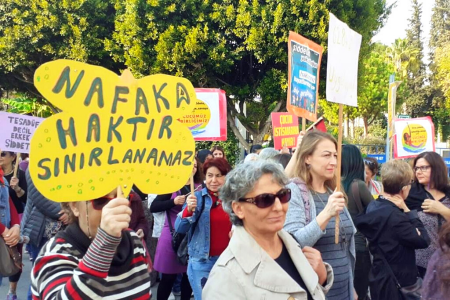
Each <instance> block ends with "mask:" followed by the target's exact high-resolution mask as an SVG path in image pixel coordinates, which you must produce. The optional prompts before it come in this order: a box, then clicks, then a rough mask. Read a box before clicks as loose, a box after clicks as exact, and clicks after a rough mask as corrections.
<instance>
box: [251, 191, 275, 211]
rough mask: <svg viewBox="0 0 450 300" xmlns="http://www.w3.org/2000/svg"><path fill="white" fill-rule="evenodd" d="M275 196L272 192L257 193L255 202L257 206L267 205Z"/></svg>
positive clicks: (273, 200)
mask: <svg viewBox="0 0 450 300" xmlns="http://www.w3.org/2000/svg"><path fill="white" fill-rule="evenodd" d="M275 197H276V196H275V195H273V194H261V195H258V196H256V197H255V204H256V206H257V207H259V208H266V207H269V206H271V205H272V204H273V203H274V202H275Z"/></svg>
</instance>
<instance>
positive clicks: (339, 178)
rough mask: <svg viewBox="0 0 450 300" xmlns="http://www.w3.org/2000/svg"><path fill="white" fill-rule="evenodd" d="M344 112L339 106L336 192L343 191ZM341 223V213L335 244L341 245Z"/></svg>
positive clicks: (337, 217)
mask: <svg viewBox="0 0 450 300" xmlns="http://www.w3.org/2000/svg"><path fill="white" fill-rule="evenodd" d="M343 111H344V105H343V104H339V128H338V145H337V155H338V157H337V170H336V172H337V175H336V191H338V192H340V191H341V166H342V163H341V157H342V115H343ZM339 223H340V217H339V213H338V214H336V223H335V227H334V231H335V234H334V243H335V244H339Z"/></svg>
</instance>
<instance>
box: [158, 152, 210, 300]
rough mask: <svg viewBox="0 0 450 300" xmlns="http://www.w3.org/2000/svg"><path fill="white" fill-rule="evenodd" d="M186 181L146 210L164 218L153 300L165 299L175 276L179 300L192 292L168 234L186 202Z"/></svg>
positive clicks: (196, 172)
mask: <svg viewBox="0 0 450 300" xmlns="http://www.w3.org/2000/svg"><path fill="white" fill-rule="evenodd" d="M199 165H200V162H199V160H198V158H195V160H194V168H193V169H192V176H194V186H195V188H197V187H201V184H202V182H203V176H202V171H201V169H200V168H199ZM190 192H191V189H190V180H188V182H186V185H185V186H184V187H182V188H181V189H180V190H179V191H176V192H174V193H170V194H165V195H158V196H157V197H156V198H155V200H154V201H153V202H152V205H151V206H150V211H151V212H152V213H159V212H163V213H164V214H165V222H164V227H163V229H162V231H161V236H160V237H159V240H158V245H157V247H156V254H155V264H154V269H155V270H156V271H158V272H159V273H160V274H161V281H160V283H159V285H158V292H157V296H156V299H157V300H167V299H169V296H170V293H171V292H172V288H173V286H174V283H175V281H176V279H177V275H178V274H182V279H181V300H188V299H190V298H191V294H192V288H191V285H190V284H189V279H188V276H187V273H186V272H187V267H186V266H184V265H182V264H180V263H179V262H178V259H177V254H176V253H175V251H174V249H173V248H172V232H173V229H174V228H175V220H176V219H177V214H178V213H179V212H181V208H182V206H183V205H184V203H185V202H186V196H187V195H188V194H190Z"/></svg>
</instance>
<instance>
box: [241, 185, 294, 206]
mask: <svg viewBox="0 0 450 300" xmlns="http://www.w3.org/2000/svg"><path fill="white" fill-rule="evenodd" d="M276 198H278V199H280V202H281V203H283V204H284V203H288V202H289V200H291V189H281V190H279V191H278V193H276V194H261V195H258V196H256V197H253V198H240V199H239V201H245V202H248V203H252V204H255V205H256V207H258V208H267V207H270V206H272V205H273V204H274V203H275V199H276Z"/></svg>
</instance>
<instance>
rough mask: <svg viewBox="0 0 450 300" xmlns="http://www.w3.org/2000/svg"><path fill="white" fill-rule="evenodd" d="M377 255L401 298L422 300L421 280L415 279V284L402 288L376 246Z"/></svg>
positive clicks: (381, 251)
mask: <svg viewBox="0 0 450 300" xmlns="http://www.w3.org/2000/svg"><path fill="white" fill-rule="evenodd" d="M377 248H378V251H379V253H378V254H379V255H380V258H381V260H382V261H383V263H384V265H385V268H386V269H387V270H388V273H389V274H390V275H391V277H392V278H393V280H394V281H395V285H396V286H397V289H398V291H399V293H400V295H401V296H402V298H403V299H404V300H420V299H422V296H421V295H422V278H420V277H417V281H416V283H414V284H413V285H411V286H405V287H402V286H401V285H400V283H399V282H398V280H397V277H395V274H394V271H392V269H391V266H390V265H389V263H388V262H387V260H386V258H385V257H384V253H383V250H381V248H380V247H379V246H377Z"/></svg>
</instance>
